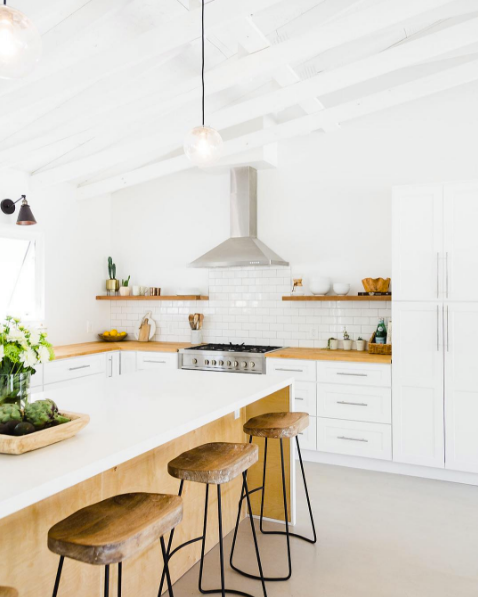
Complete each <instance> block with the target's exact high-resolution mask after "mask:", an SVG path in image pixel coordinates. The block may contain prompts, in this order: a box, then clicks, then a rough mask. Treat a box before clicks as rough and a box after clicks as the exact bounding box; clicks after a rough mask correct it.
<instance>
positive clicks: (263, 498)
mask: <svg viewBox="0 0 478 597" xmlns="http://www.w3.org/2000/svg"><path fill="white" fill-rule="evenodd" d="M251 439H252V437H251ZM281 441H282V440H281ZM266 470H267V437H266V438H265V443H264V468H263V471H262V498H261V518H260V523H259V528H260V529H261V533H264V528H263V526H262V521H263V519H264V500H265V497H266Z"/></svg>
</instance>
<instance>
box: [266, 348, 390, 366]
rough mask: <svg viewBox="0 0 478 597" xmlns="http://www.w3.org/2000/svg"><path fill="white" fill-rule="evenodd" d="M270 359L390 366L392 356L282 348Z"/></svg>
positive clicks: (346, 351)
mask: <svg viewBox="0 0 478 597" xmlns="http://www.w3.org/2000/svg"><path fill="white" fill-rule="evenodd" d="M266 357H267V358H269V359H301V360H303V361H346V362H348V363H380V364H381V365H390V363H391V362H392V357H391V355H382V354H369V353H368V352H359V351H357V350H328V349H327V348H282V349H281V350H276V351H275V352H271V353H269V354H266Z"/></svg>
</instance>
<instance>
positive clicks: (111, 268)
mask: <svg viewBox="0 0 478 597" xmlns="http://www.w3.org/2000/svg"><path fill="white" fill-rule="evenodd" d="M108 273H109V276H110V277H109V279H108V280H106V292H107V293H108V294H115V293H116V292H118V289H119V280H117V279H116V265H115V264H114V263H113V259H112V258H111V257H108Z"/></svg>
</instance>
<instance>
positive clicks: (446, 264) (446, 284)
mask: <svg viewBox="0 0 478 597" xmlns="http://www.w3.org/2000/svg"><path fill="white" fill-rule="evenodd" d="M445 267H446V270H445V272H446V273H445V275H446V282H445V287H446V298H448V253H445Z"/></svg>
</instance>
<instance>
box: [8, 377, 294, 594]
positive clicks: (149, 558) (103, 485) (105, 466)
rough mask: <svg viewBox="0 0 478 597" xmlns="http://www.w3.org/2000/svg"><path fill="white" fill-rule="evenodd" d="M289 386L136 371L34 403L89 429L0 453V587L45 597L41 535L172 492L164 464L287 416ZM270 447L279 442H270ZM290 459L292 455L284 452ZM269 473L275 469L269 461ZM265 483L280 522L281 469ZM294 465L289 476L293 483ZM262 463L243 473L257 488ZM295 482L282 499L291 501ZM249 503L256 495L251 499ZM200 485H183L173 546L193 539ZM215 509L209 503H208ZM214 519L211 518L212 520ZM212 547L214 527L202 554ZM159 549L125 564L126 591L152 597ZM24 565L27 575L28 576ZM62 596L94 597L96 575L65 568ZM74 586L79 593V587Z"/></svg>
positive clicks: (230, 489)
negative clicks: (85, 420)
mask: <svg viewBox="0 0 478 597" xmlns="http://www.w3.org/2000/svg"><path fill="white" fill-rule="evenodd" d="M292 384H293V382H292V380H291V379H290V378H289V377H285V376H282V375H272V376H271V375H267V376H266V375H238V374H230V373H212V372H198V371H181V370H168V371H161V372H160V373H158V372H156V371H141V372H137V373H133V374H131V375H127V376H124V377H121V378H113V379H103V380H95V381H93V382H87V381H85V382H84V383H82V384H80V385H74V386H72V387H66V388H65V387H63V388H61V389H57V390H48V391H47V392H45V393H42V394H36V395H34V396H33V397H32V399H33V400H34V399H37V398H41V397H45V398H52V399H53V400H55V402H57V404H58V405H59V407H60V410H65V411H72V412H81V413H87V414H89V415H90V417H91V421H90V423H89V425H88V426H87V427H86V428H85V429H83V430H82V431H80V432H79V434H78V435H77V436H76V437H74V438H71V439H69V440H66V441H64V442H61V443H58V444H55V445H52V446H49V447H47V448H43V449H41V450H38V451H35V452H31V453H28V454H23V455H21V456H7V455H0V479H1V483H0V584H3V585H10V586H15V587H16V588H17V589H19V591H20V594H21V595H22V596H27V597H28V596H30V595H31V596H32V597H33V595H35V596H37V595H48V594H50V593H51V589H52V586H53V582H54V576H55V567H56V565H57V558H56V556H54V555H53V554H51V553H50V552H49V551H48V549H47V547H46V539H47V532H48V528H49V527H50V526H52V524H54V523H56V522H57V521H58V520H60V519H62V518H64V517H65V516H68V515H69V514H71V513H72V512H74V511H76V510H77V509H79V508H81V507H84V506H85V505H88V504H91V503H94V502H96V501H99V500H101V499H105V498H106V497H110V496H111V495H116V494H120V493H128V492H133V491H150V492H158V493H159V492H162V493H176V492H177V490H178V485H179V482H178V481H177V480H176V479H173V478H171V477H170V476H169V475H168V474H167V462H168V461H169V460H171V459H172V458H174V457H175V456H177V455H178V454H179V453H181V452H182V451H185V450H187V449H191V448H192V447H194V446H196V445H199V444H202V443H206V442H208V441H232V442H237V441H246V438H245V436H244V433H243V431H242V425H243V423H244V422H245V420H246V419H247V418H249V417H250V416H255V415H256V414H259V413H261V412H266V411H273V410H275V411H281V410H289V408H290V405H291V404H292V400H293V391H292ZM274 443H277V442H274ZM287 454H288V456H289V457H290V448H289V450H288V452H287ZM271 464H272V465H273V463H271ZM275 469H276V467H274V466H273V468H272V471H271V474H270V475H269V477H270V486H269V480H268V496H269V497H271V498H272V499H271V504H270V510H269V512H266V515H268V516H269V517H272V518H281V512H280V508H279V507H278V505H279V503H280V500H277V502H276V500H274V499H273V498H274V495H275V493H277V494H278V495H277V497H278V498H279V497H280V498H281V494H280V493H279V492H278V489H279V482H280V479H279V475H278V474H277V473H278V472H279V471H278V470H277V469H276V473H274V472H273V471H274V470H275ZM292 469H293V464H292V459H290V458H289V459H288V461H287V472H288V476H289V480H290V477H291V475H292V472H293V471H292ZM259 474H260V463H259V464H258V465H255V467H253V468H252V469H251V471H250V479H251V487H254V486H256V485H257V484H258V481H259ZM240 488H241V484H240V480H239V479H236V480H235V481H234V482H232V483H229V484H228V485H227V486H225V488H224V505H225V507H224V516H225V519H224V522H225V524H224V529H225V532H226V533H227V532H229V531H230V530H231V529H232V527H233V524H234V518H235V513H236V512H237V510H236V508H237V502H238V499H239V494H240ZM292 488H293V483H290V484H289V488H288V491H289V495H290V498H291V501H292V504H293V502H294V500H293V489H292ZM254 497H255V498H256V503H257V497H258V495H257V494H256V496H254ZM203 500H204V486H201V485H199V484H193V483H189V484H187V487H186V491H185V494H184V501H185V505H184V508H185V516H184V521H183V523H182V525H181V527H180V529H178V533H177V541H178V543H179V542H181V541H183V540H185V539H187V538H191V537H193V536H199V535H200V534H201V532H200V526H201V519H202V510H203ZM210 507H211V508H214V501H213V502H212V503H211V506H210ZM213 519H214V516H213ZM216 543H217V526H215V525H214V524H211V526H210V532H209V533H208V549H210V548H211V547H213V546H214V545H215V544H216ZM198 550H199V544H196V545H193V546H191V547H190V548H188V549H187V550H183V552H181V553H180V554H179V555H178V557H177V558H175V560H176V561H175V562H173V565H174V566H173V570H172V572H173V574H174V577H175V578H178V577H179V576H180V575H182V574H184V572H185V571H186V570H188V569H189V568H190V567H191V566H192V565H193V564H194V563H195V562H196V561H197V559H198V556H199V551H198ZM160 559H161V558H160V551H159V545H158V546H155V547H154V548H152V549H151V550H149V551H148V552H147V553H145V554H143V555H142V556H141V557H139V558H136V559H134V558H133V559H132V560H131V561H127V562H126V563H125V575H124V591H125V594H128V586H129V590H130V591H135V587H137V582H138V580H139V578H141V585H142V594H144V595H151V596H152V597H153V596H154V595H156V592H157V582H156V580H157V578H158V573H160ZM25 566H27V567H28V574H26V573H25ZM65 572H66V574H65V575H64V579H62V588H61V594H62V597H66V596H67V595H69V594H71V595H80V594H85V595H87V594H88V595H90V594H91V595H95V594H96V595H100V592H101V582H102V571H101V570H100V569H99V568H98V569H96V568H94V567H91V566H86V565H84V564H78V563H76V562H68V564H67V565H66V569H65ZM80 580H81V591H79V590H78V582H79V581H80Z"/></svg>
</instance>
